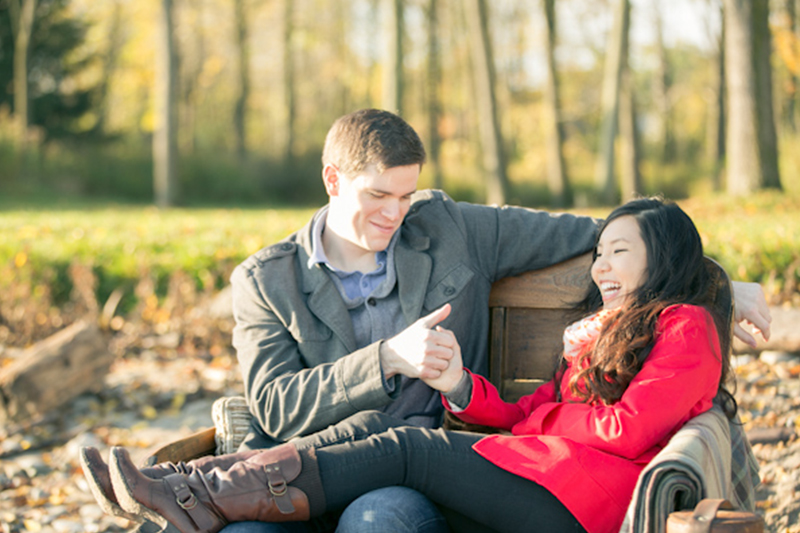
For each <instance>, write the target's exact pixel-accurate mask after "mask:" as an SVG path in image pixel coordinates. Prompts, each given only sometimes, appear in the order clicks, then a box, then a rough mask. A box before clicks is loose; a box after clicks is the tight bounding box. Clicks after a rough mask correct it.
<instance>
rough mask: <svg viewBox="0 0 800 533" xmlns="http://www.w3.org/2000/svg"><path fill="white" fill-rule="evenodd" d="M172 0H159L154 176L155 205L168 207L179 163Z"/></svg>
mask: <svg viewBox="0 0 800 533" xmlns="http://www.w3.org/2000/svg"><path fill="white" fill-rule="evenodd" d="M172 1H173V0H161V13H160V20H159V39H158V46H156V79H155V97H154V100H155V110H156V117H155V118H156V127H155V131H154V132H153V178H154V190H155V197H156V198H155V200H156V205H158V206H159V207H168V206H171V205H174V204H175V201H176V199H177V192H178V191H177V181H178V176H177V167H178V139H177V133H178V131H177V130H178V128H177V124H178V120H177V119H178V116H177V115H178V113H177V88H178V58H177V53H176V51H175V35H174V18H173V16H174V13H173V4H172Z"/></svg>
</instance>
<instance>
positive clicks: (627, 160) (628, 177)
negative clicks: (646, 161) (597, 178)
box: [619, 65, 643, 201]
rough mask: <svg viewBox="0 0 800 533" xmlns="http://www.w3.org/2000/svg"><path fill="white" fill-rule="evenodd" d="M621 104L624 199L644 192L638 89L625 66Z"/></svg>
mask: <svg viewBox="0 0 800 533" xmlns="http://www.w3.org/2000/svg"><path fill="white" fill-rule="evenodd" d="M620 99H621V100H620V106H619V133H620V141H621V143H620V174H621V177H622V179H621V190H622V200H623V201H627V200H630V199H632V198H635V197H636V196H637V195H639V194H642V192H643V191H642V174H641V172H640V171H639V157H640V156H639V153H640V149H639V132H638V130H637V128H636V91H635V89H634V86H633V73H632V72H631V69H630V66H628V65H626V66H625V71H624V72H623V73H622V94H621V95H620Z"/></svg>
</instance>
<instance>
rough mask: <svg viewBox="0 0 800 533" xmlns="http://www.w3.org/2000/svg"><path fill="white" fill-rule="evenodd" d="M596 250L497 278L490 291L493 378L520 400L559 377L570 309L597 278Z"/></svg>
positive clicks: (502, 392) (510, 396) (510, 398)
mask: <svg viewBox="0 0 800 533" xmlns="http://www.w3.org/2000/svg"><path fill="white" fill-rule="evenodd" d="M591 263H592V256H591V254H585V255H582V256H580V257H576V258H574V259H570V260H569V261H565V262H563V263H560V264H558V265H554V266H551V267H549V268H545V269H542V270H533V271H530V272H526V273H524V274H521V275H519V276H516V277H510V278H504V279H501V280H500V281H497V282H495V284H494V285H493V286H492V292H491V295H490V297H489V311H490V313H491V326H490V331H489V379H490V380H491V381H492V383H493V384H494V385H495V386H496V387H497V389H498V390H499V391H500V395H501V396H502V397H503V398H504V399H505V400H506V401H516V400H517V399H518V398H519V397H520V396H524V395H525V394H530V393H532V392H533V391H534V390H536V387H538V386H539V385H541V384H542V383H543V382H545V381H548V380H549V379H551V378H552V377H553V371H554V370H555V365H556V363H557V361H558V357H559V356H560V354H561V347H562V335H563V332H564V327H565V326H566V325H567V324H568V323H569V322H570V319H569V316H568V315H569V310H570V309H572V307H573V306H574V304H575V303H576V302H578V301H580V300H581V299H582V298H583V297H584V296H585V294H586V288H587V287H588V286H589V285H588V284H589V283H590V282H591V278H590V276H589V267H590V265H591Z"/></svg>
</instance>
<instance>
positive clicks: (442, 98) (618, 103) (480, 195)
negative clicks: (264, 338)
mask: <svg viewBox="0 0 800 533" xmlns="http://www.w3.org/2000/svg"><path fill="white" fill-rule="evenodd" d="M799 16H800V2H799V1H798V0H771V1H770V0H724V1H723V0H675V1H670V2H663V1H659V0H559V1H555V0H537V1H535V2H526V1H520V0H495V1H492V2H489V1H487V0H103V1H102V2H98V1H96V0H0V194H4V195H6V196H8V197H20V196H22V197H24V196H29V195H34V196H35V195H37V194H39V195H41V194H45V195H47V194H51V195H57V196H59V197H63V196H65V195H66V196H70V195H72V196H88V197H102V198H112V199H113V198H116V199H124V200H126V201H131V200H133V201H139V202H151V201H155V202H156V203H157V204H158V205H162V206H163V205H198V204H209V203H213V204H217V205H218V204H219V203H220V202H222V203H228V204H238V205H241V204H242V203H251V204H252V203H260V204H264V203H269V204H273V205H278V204H281V205H285V204H287V203H289V204H304V205H318V204H320V203H322V202H324V199H325V198H324V190H323V188H322V187H321V185H320V184H319V167H320V164H319V156H320V152H321V144H322V142H323V140H324V135H325V132H326V131H327V128H328V127H329V126H330V124H331V122H332V121H333V120H334V119H335V118H336V117H338V116H340V115H342V114H344V113H347V112H350V111H352V110H355V109H358V108H362V107H380V108H384V109H389V110H393V111H397V112H399V113H400V114H401V115H402V116H403V117H405V118H406V119H407V120H408V121H409V122H410V123H411V124H412V125H413V126H414V127H415V128H416V129H417V130H418V131H419V132H420V134H421V135H422V137H423V140H424V142H425V144H426V146H427V148H428V150H429V152H430V164H429V165H427V166H426V167H425V169H424V173H423V185H424V186H436V187H444V188H445V189H446V190H448V191H449V192H450V193H451V194H452V195H453V196H455V197H457V198H459V199H468V200H473V201H480V202H484V201H485V202H490V203H503V202H509V203H521V204H525V205H553V206H567V207H569V206H574V205H578V206H582V205H595V204H598V203H600V204H604V205H611V204H613V203H615V202H617V201H619V200H620V199H622V198H626V197H628V196H629V195H631V194H632V193H633V192H644V193H652V192H663V193H664V194H666V195H667V196H669V197H672V198H683V197H686V196H689V195H691V194H694V193H698V192H707V191H725V192H727V193H731V194H736V195H746V194H748V193H750V192H752V191H755V190H759V189H764V188H768V189H776V190H786V191H789V192H792V191H794V192H796V191H797V189H798V188H800V187H798V185H797V181H798V180H797V177H796V176H797V175H798V170H800V155H798V153H799V152H800V151H798V149H797V148H798V146H800V144H799V143H798V127H800V95H798V78H799V77H800V24H799V23H798V17H799Z"/></svg>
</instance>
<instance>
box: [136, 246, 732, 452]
mask: <svg viewBox="0 0 800 533" xmlns="http://www.w3.org/2000/svg"><path fill="white" fill-rule="evenodd" d="M706 264H707V268H708V269H709V272H710V273H711V274H712V276H713V279H714V283H713V288H712V290H711V293H710V294H709V295H708V301H709V302H710V303H711V305H713V306H715V307H716V309H717V310H718V311H720V312H721V313H722V314H723V316H727V317H728V318H729V321H728V322H729V323H730V322H731V320H732V317H733V302H732V292H731V287H730V282H729V280H728V277H727V275H726V274H725V272H724V271H723V270H722V268H721V267H720V266H719V265H718V264H716V263H715V262H714V261H712V260H710V259H707V260H706ZM590 265H591V254H586V255H583V256H580V257H577V258H574V259H571V260H569V261H566V262H564V263H561V264H558V265H555V266H552V267H549V268H546V269H542V270H538V271H531V272H527V273H525V274H522V275H520V276H516V277H510V278H505V279H502V280H500V281H498V282H496V283H495V284H494V286H493V287H492V292H491V295H490V298H489V307H490V312H491V322H490V324H491V325H490V332H489V339H488V343H489V378H490V380H491V381H492V383H493V384H494V385H495V386H497V388H498V389H499V391H500V393H501V396H502V397H503V398H504V399H505V400H506V401H516V400H517V399H519V398H520V397H521V396H523V395H526V394H530V393H532V392H533V391H534V390H535V389H536V387H538V386H539V385H541V384H542V383H544V382H546V381H548V380H550V379H551V378H552V376H553V372H554V369H555V366H556V364H557V360H558V357H559V356H560V351H561V347H562V335H563V331H564V327H565V326H566V325H567V324H569V323H570V322H572V321H574V320H575V316H574V315H573V314H572V313H570V310H571V309H572V307H573V305H574V304H575V303H576V302H578V301H580V300H581V299H582V298H583V297H584V295H585V290H586V288H587V287H588V284H589V283H590V276H589V267H590ZM731 332H732V328H731V329H729V331H725V332H720V338H721V341H722V342H723V350H724V352H723V353H728V349H729V346H730V339H731ZM450 422H451V423H452V420H451V421H450ZM454 427H459V426H458V423H457V422H456V426H454ZM215 449H216V443H215V428H209V429H207V430H203V431H200V432H198V433H195V434H194V435H191V436H189V437H186V438H184V439H181V440H179V441H176V442H173V443H170V444H168V445H166V446H164V447H162V448H160V449H159V450H157V451H156V452H155V453H154V454H153V455H152V456H151V457H150V458H149V459H148V464H154V463H157V462H163V461H173V462H174V461H181V460H183V461H186V460H189V459H193V458H196V457H201V456H204V455H208V454H213V453H215Z"/></svg>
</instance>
